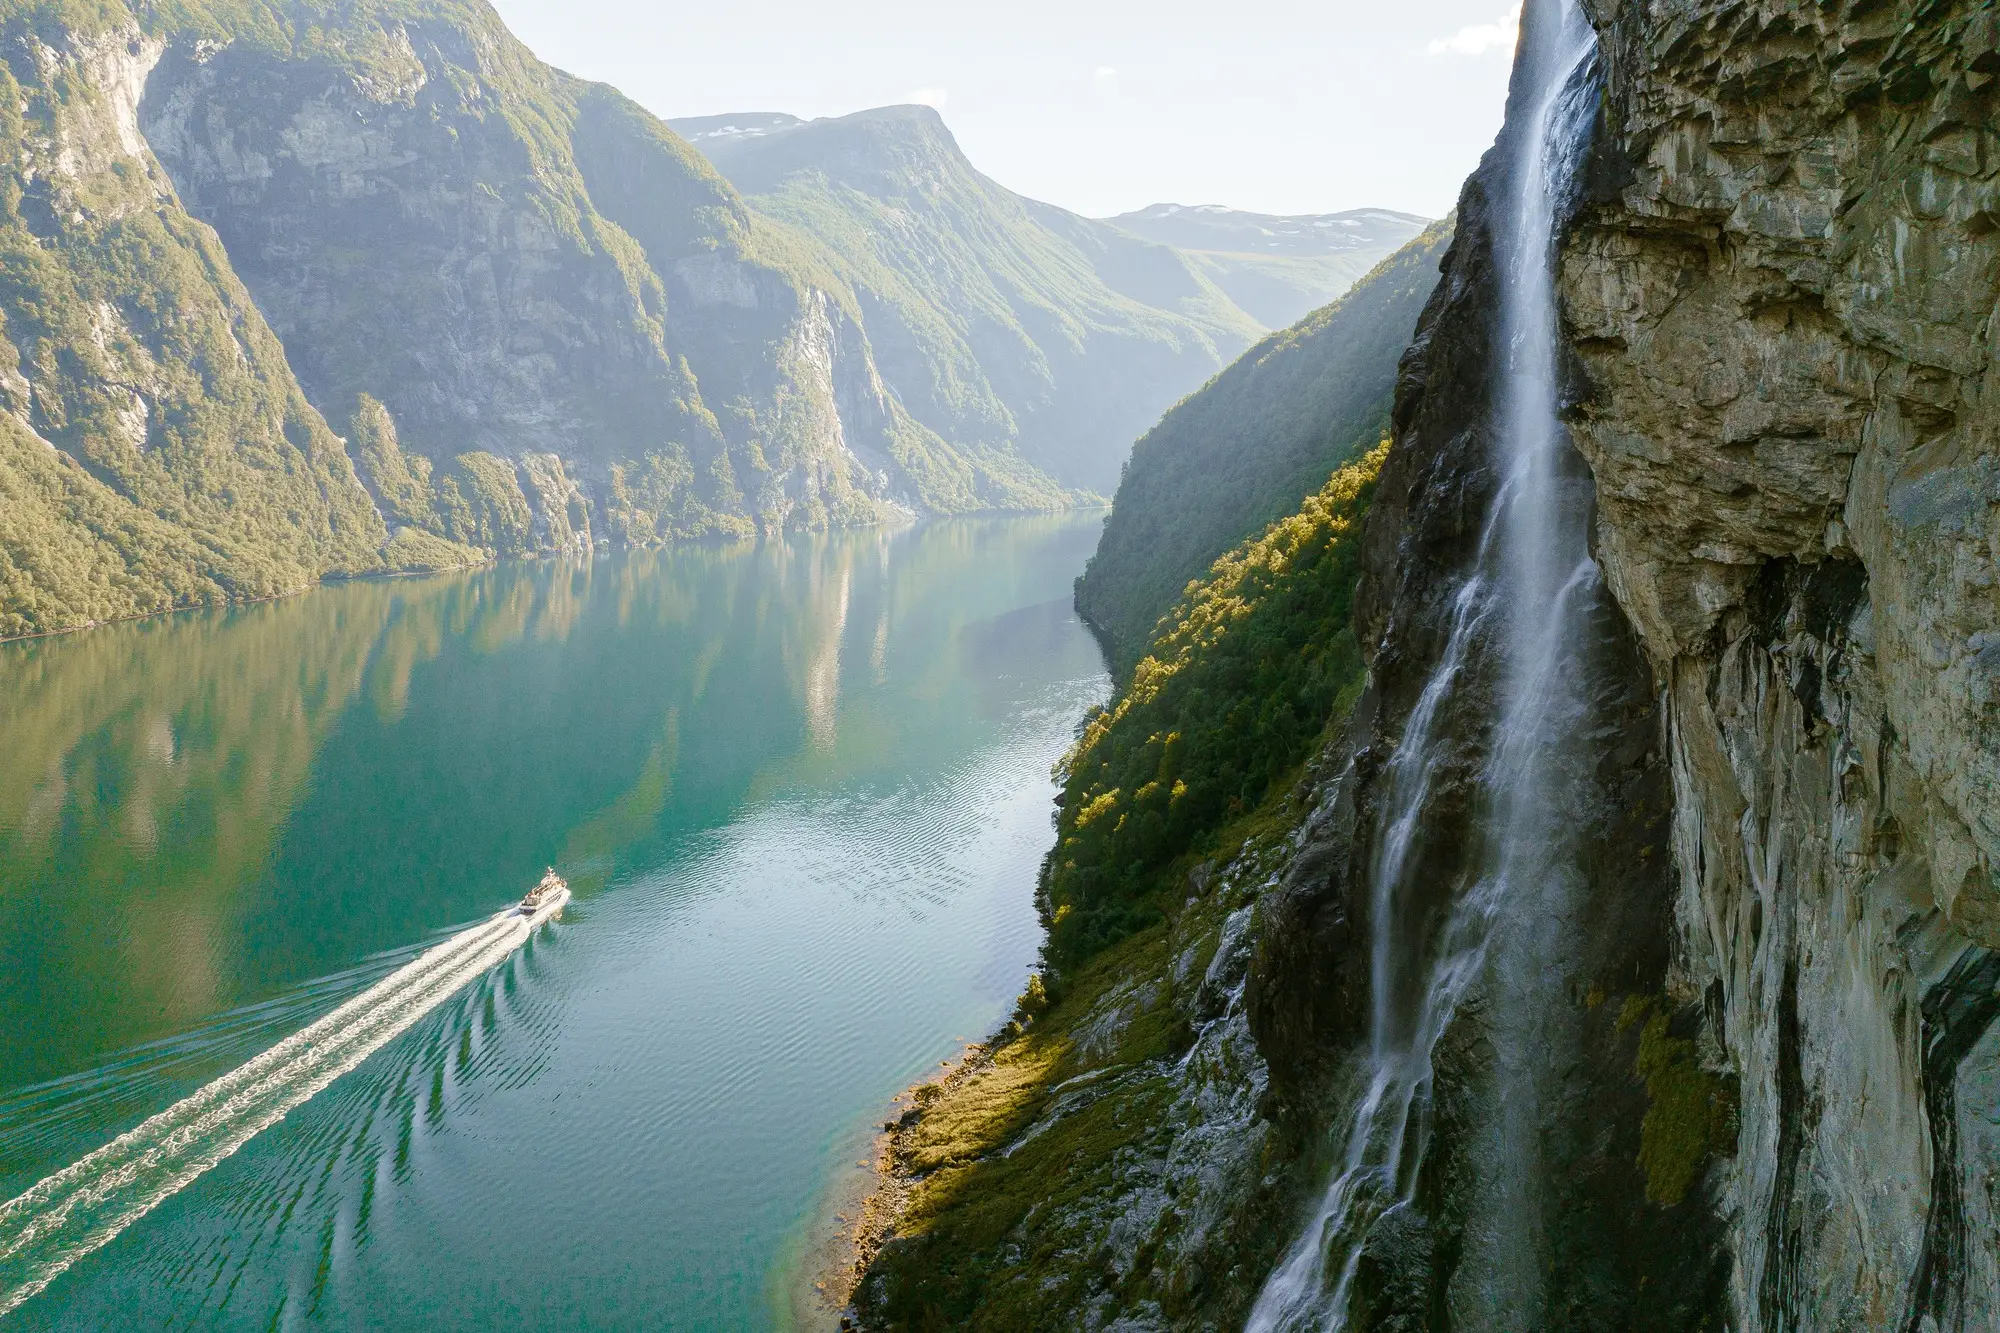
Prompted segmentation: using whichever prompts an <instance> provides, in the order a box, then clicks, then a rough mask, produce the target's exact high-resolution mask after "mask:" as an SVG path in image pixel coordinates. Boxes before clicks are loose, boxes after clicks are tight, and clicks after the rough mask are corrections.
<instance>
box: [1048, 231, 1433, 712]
mask: <svg viewBox="0 0 2000 1333" xmlns="http://www.w3.org/2000/svg"><path fill="white" fill-rule="evenodd" d="M1451 228H1452V221H1451V219H1449V218H1447V219H1445V220H1444V221H1441V222H1437V223H1434V224H1432V225H1431V226H1430V227H1429V228H1428V229H1426V230H1425V231H1424V232H1423V234H1422V235H1420V236H1419V237H1418V238H1417V239H1416V240H1414V241H1411V242H1410V243H1409V244H1408V245H1406V246H1404V247H1403V248H1402V249H1401V250H1399V251H1397V252H1396V253H1395V254H1394V255H1393V256H1391V257H1390V258H1389V259H1387V260H1385V261H1384V262H1383V263H1382V264H1381V266H1380V267H1378V268H1377V269H1376V270H1375V271H1374V272H1373V273H1371V274H1369V275H1368V277H1366V278H1364V279H1363V280H1362V281H1361V282H1359V283H1357V284H1356V285H1355V287H1354V288H1353V290H1352V291H1350V292H1348V293H1347V295H1345V296H1343V297H1342V298H1341V299H1340V300H1339V301H1336V302H1335V303H1334V304H1332V305H1330V306H1328V307H1326V308H1325V309H1324V310H1320V311H1318V312H1317V313H1315V314H1313V315H1311V316H1310V317H1308V318H1307V319H1305V320H1303V321H1301V322H1300V323H1299V324H1297V325H1295V326H1294V327H1292V328H1290V329H1287V330H1285V331H1284V332H1283V333H1278V334H1274V335H1272V336H1271V337H1269V338H1267V339H1265V340H1264V341H1263V342H1261V343H1259V344H1258V345H1257V346H1256V347H1254V348H1252V349H1251V350H1250V351H1249V352H1247V353H1245V354H1244V356H1243V358H1242V359H1241V360H1240V361H1238V362H1237V363H1236V364H1235V365H1233V366H1231V367H1230V368H1229V369H1227V370H1225V371H1223V372H1222V373H1221V374H1220V375H1218V376H1216V377H1215V379H1214V380H1213V381H1212V382H1211V383H1210V384H1208V386H1207V387H1205V388H1204V389H1202V391H1201V392H1199V393H1197V394H1194V395H1191V396H1190V397H1189V398H1187V399H1186V400H1185V401H1184V402H1182V403H1181V404H1180V405H1179V406H1177V407H1176V408H1174V410H1173V411H1171V412H1169V413H1168V414H1167V415H1166V417H1165V418H1164V419H1163V420H1162V421H1161V422H1160V424H1159V425H1157V426H1155V427H1154V428H1153V429H1152V430H1151V431H1150V432H1148V433H1147V434H1146V435H1145V437H1144V438H1142V439H1141V440H1140V441H1139V442H1138V444H1137V445H1135V446H1134V447H1133V450H1132V459H1131V462H1130V463H1129V464H1127V465H1126V469H1125V475H1124V479H1123V480H1122V481H1121V482H1120V483H1119V486H1118V495H1117V498H1116V499H1115V501H1114V502H1113V505H1112V511H1111V517H1110V519H1109V520H1108V521H1107V522H1106V524H1105V529H1104V539H1103V540H1102V541H1101V542H1100V543H1099V544H1098V547H1097V553H1096V555H1094V556H1093V557H1091V561H1090V565H1089V567H1088V568H1087V569H1085V571H1084V574H1083V577H1082V578H1081V579H1079V580H1078V581H1077V591H1076V599H1077V608H1078V610H1080V611H1081V612H1082V613H1083V616H1084V618H1085V619H1086V620H1088V621H1089V622H1090V623H1091V625H1092V626H1094V627H1095V628H1096V629H1097V631H1098V633H1099V634H1100V636H1101V637H1102V638H1103V639H1104V640H1105V645H1106V649H1107V651H1108V652H1109V655H1110V657H1111V662H1112V671H1113V672H1114V674H1116V675H1117V676H1118V677H1119V678H1121V679H1124V678H1127V677H1129V675H1130V673H1131V671H1132V668H1133V667H1134V666H1135V665H1136V664H1137V662H1138V659H1139V657H1140V655H1141V654H1142V653H1144V652H1145V651H1146V646H1147V644H1148V643H1149V642H1150V641H1151V639H1152V637H1153V634H1154V631H1155V627H1156V625H1157V623H1158V622H1159V619H1160V617H1161V616H1162V615H1164V614H1166V612H1167V611H1168V609H1169V608H1171V607H1172V606H1173V605H1174V602H1175V599H1176V598H1178V597H1179V596H1180V595H1181V594H1182V591H1183V589H1184V588H1185V587H1186V586H1187V584H1188V581H1189V580H1191V579H1195V578H1199V577H1201V575H1202V571H1204V570H1206V569H1207V568H1208V567H1209V565H1210V564H1211V563H1212V562H1213V561H1214V560H1215V559H1216V558H1217V557H1219V556H1220V555H1221V554H1222V553H1223V552H1225V551H1227V550H1229V549H1231V548H1232V547H1234V546H1235V545H1236V544H1237V543H1238V542H1241V541H1243V540H1244V539H1245V538H1247V537H1249V536H1250V535H1251V534H1253V533H1256V532H1259V531H1261V530H1263V528H1264V527H1265V526H1266V525H1267V524H1269V523H1271V522H1273V521H1274V520H1276V519H1277V518H1278V517H1279V516H1280V515H1283V514H1288V513H1291V512H1292V511H1293V510H1295V509H1297V508H1298V506H1299V502H1300V501H1301V500H1302V499H1303V498H1304V497H1305V496H1306V495H1308V494H1310V493H1311V492H1312V491H1313V490H1315V489H1316V488H1317V487H1318V486H1319V484H1320V483H1321V482H1322V481H1324V480H1325V479H1326V476H1327V474H1328V473H1329V472H1331V471H1332V470H1333V469H1334V468H1336V467H1338V466H1340V465H1341V464H1342V463H1344V462H1346V461H1348V460H1349V459H1351V458H1354V457H1355V456H1357V455H1359V454H1360V453H1361V452H1363V451H1364V450H1366V449H1368V448H1370V447H1372V446H1373V445H1374V443H1375V442H1376V441H1377V440H1379V439H1380V438H1381V437H1382V435H1383V434H1384V432H1385V431H1386V429H1387V426H1388V420H1389V406H1390V400H1391V399H1392V398H1393V396H1394V393H1395V387H1396V365H1397V362H1398V360H1399V358H1400V357H1401V354H1402V349H1403V347H1404V346H1405V344H1407V343H1408V342H1409V339H1410V334H1411V332H1412V330H1414V329H1415V327H1416V323H1417V316H1418V314H1419V313H1420V312H1421V311H1422V309H1423V305H1424V302H1425V301H1426V300H1427V299H1428V298H1429V296H1430V293H1431V289H1432V287H1434V286H1435V285H1436V283H1437V267H1438V262H1439V260H1440V259H1441V257H1442V256H1443V253H1444V248H1445V246H1446V245H1447V244H1448V243H1449V242H1450V239H1451Z"/></svg>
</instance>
